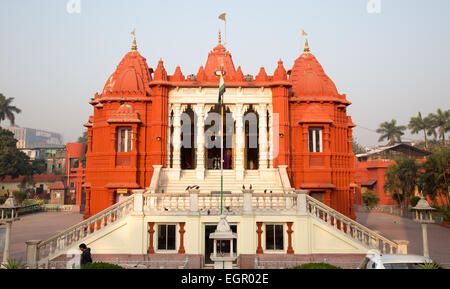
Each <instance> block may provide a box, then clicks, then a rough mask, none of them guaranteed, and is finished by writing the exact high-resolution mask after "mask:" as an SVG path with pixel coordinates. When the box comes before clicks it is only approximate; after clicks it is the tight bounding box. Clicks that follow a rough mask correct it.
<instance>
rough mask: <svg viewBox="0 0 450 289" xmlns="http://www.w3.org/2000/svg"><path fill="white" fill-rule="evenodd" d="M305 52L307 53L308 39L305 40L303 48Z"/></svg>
mask: <svg viewBox="0 0 450 289" xmlns="http://www.w3.org/2000/svg"><path fill="white" fill-rule="evenodd" d="M303 51H304V52H305V53H309V45H308V39H306V41H305V49H304V50H303Z"/></svg>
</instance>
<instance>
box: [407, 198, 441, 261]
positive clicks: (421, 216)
mask: <svg viewBox="0 0 450 289" xmlns="http://www.w3.org/2000/svg"><path fill="white" fill-rule="evenodd" d="M412 209H413V210H415V211H416V218H415V219H414V221H415V222H418V223H420V224H422V238H423V256H424V257H427V258H429V257H430V253H429V250H428V233H427V224H429V223H434V220H433V216H432V215H431V212H432V211H434V210H436V209H435V208H433V207H431V206H430V204H428V202H427V200H425V198H424V197H423V195H422V197H421V198H420V200H419V202H417V205H416V206H415V207H413V208H412Z"/></svg>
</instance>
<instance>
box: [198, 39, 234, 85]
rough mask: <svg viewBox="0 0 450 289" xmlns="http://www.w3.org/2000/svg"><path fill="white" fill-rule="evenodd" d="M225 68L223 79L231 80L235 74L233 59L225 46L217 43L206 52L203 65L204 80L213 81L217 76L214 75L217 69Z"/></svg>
mask: <svg viewBox="0 0 450 289" xmlns="http://www.w3.org/2000/svg"><path fill="white" fill-rule="evenodd" d="M221 69H223V70H225V72H226V74H225V76H224V79H225V80H233V79H234V76H235V74H236V69H235V68H234V64H233V60H232V59H231V54H230V52H229V51H227V50H226V48H225V47H224V46H223V45H222V44H221V43H219V44H218V45H217V46H216V47H214V49H213V50H212V51H211V52H210V53H209V54H208V60H207V61H206V65H205V68H204V70H205V77H206V81H215V80H218V79H219V77H218V76H216V75H215V72H216V71H217V70H221Z"/></svg>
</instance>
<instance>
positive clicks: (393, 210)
mask: <svg viewBox="0 0 450 289" xmlns="http://www.w3.org/2000/svg"><path fill="white" fill-rule="evenodd" d="M366 208H367V207H366ZM367 210H368V211H369V212H383V213H389V214H392V215H396V216H400V217H405V218H409V219H415V217H416V214H415V212H413V211H411V209H410V208H408V209H402V208H399V207H396V206H376V207H374V208H367ZM432 219H433V221H434V222H435V223H437V224H441V223H442V221H443V220H444V218H443V217H442V216H441V215H440V214H439V213H438V212H432Z"/></svg>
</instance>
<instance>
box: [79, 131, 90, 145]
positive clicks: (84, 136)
mask: <svg viewBox="0 0 450 289" xmlns="http://www.w3.org/2000/svg"><path fill="white" fill-rule="evenodd" d="M87 142H88V131H87V130H85V131H83V134H82V135H81V136H80V137H79V138H78V141H77V143H84V144H85V145H87Z"/></svg>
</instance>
